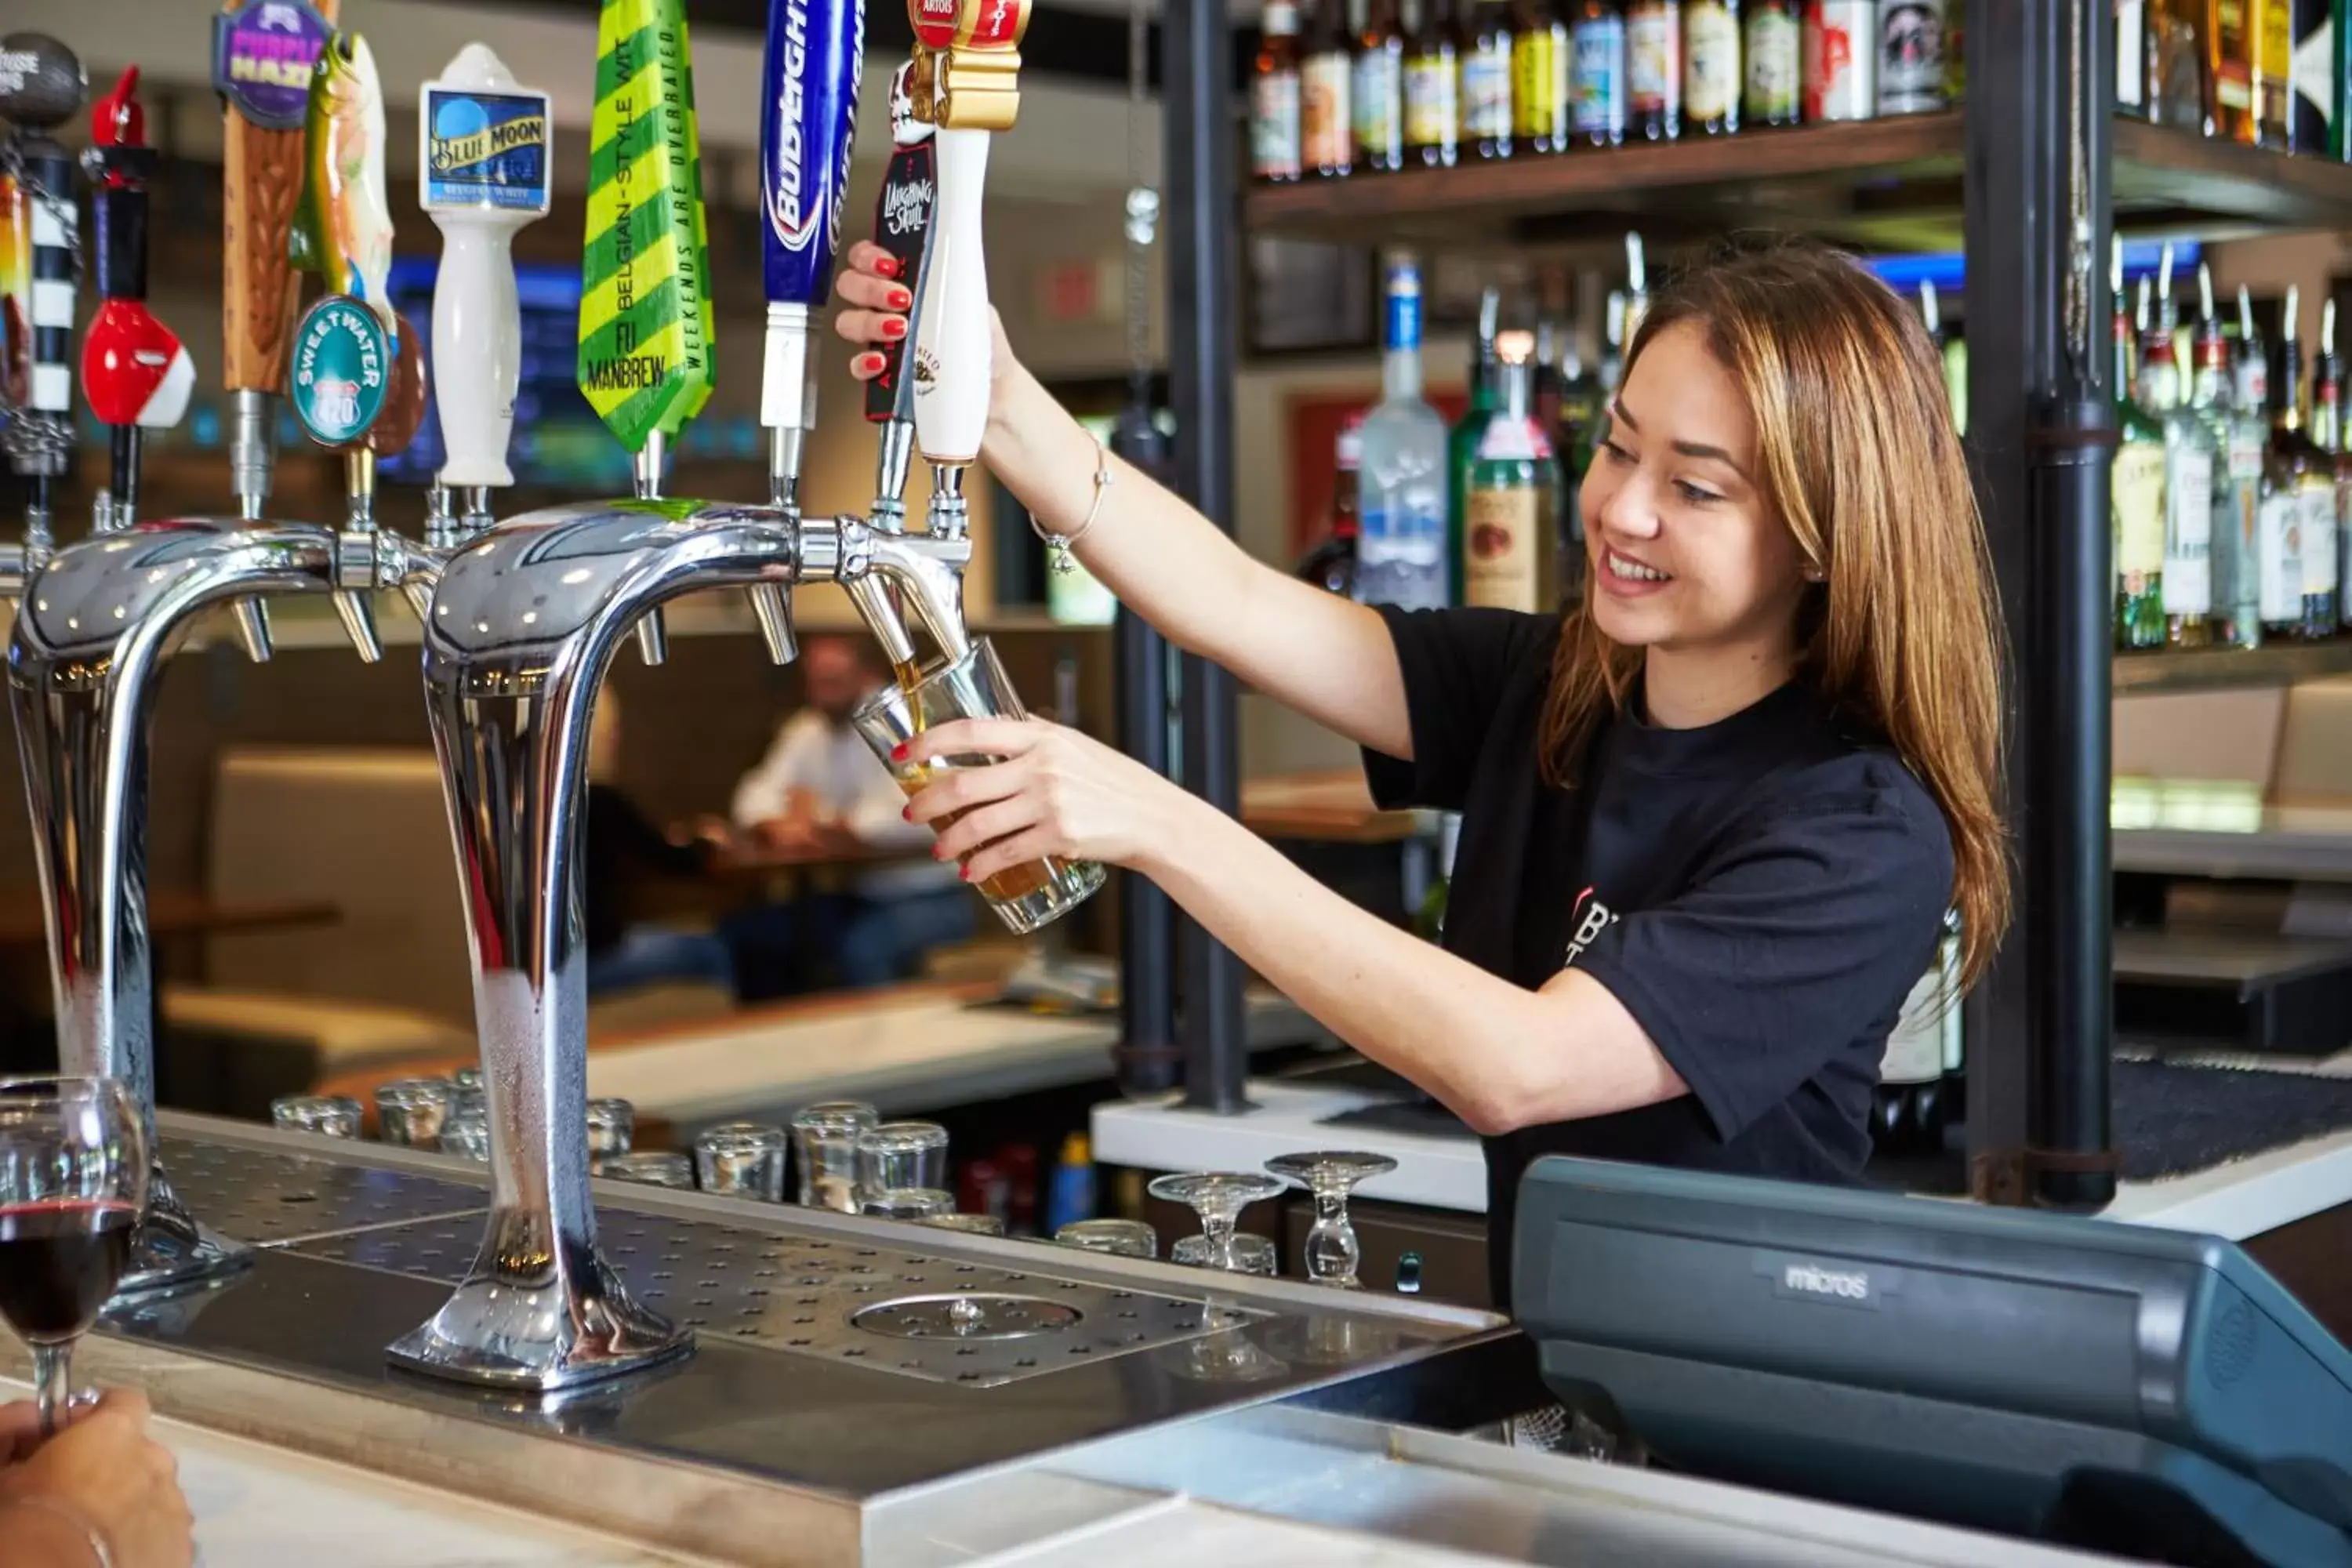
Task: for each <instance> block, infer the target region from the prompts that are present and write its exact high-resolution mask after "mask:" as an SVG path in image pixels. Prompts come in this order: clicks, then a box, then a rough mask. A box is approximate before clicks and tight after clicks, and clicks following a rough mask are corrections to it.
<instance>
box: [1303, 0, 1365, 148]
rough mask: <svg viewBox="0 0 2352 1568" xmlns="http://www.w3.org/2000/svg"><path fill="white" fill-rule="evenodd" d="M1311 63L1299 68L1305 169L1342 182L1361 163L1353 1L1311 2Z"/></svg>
mask: <svg viewBox="0 0 2352 1568" xmlns="http://www.w3.org/2000/svg"><path fill="white" fill-rule="evenodd" d="M1308 4H1310V5H1313V6H1314V10H1313V11H1311V12H1310V13H1308V25H1307V45H1306V58H1305V59H1304V60H1302V61H1301V62H1300V64H1299V67H1298V123H1299V142H1300V156H1299V162H1300V163H1301V164H1302V165H1303V166H1304V167H1306V168H1307V169H1309V170H1311V171H1313V172H1314V173H1315V174H1319V175H1321V176H1323V177H1324V178H1325V179H1339V178H1340V177H1342V176H1344V175H1346V174H1348V173H1349V171H1350V170H1352V169H1353V168H1354V167H1355V163H1356V118H1355V110H1354V108H1353V97H1354V94H1353V87H1354V77H1355V65H1354V61H1353V60H1352V59H1351V58H1349V48H1348V45H1349V37H1348V0H1308Z"/></svg>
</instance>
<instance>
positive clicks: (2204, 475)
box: [2139, 323, 2216, 647]
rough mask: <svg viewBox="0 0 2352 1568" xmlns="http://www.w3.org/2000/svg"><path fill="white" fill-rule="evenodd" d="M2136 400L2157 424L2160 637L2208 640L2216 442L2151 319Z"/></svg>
mask: <svg viewBox="0 0 2352 1568" xmlns="http://www.w3.org/2000/svg"><path fill="white" fill-rule="evenodd" d="M2139 400H2140V406H2141V407H2143V408H2144V409H2146V410H2147V412H2148V413H2149V414H2150V415H2151V416H2154V417H2155V418H2156V420H2157V421H2158V423H2159V424H2160V425H2161V426H2163V427H2164V586H2163V590H2162V592H2163V598H2164V640H2165V642H2166V644H2167V645H2168V646H2169V647H2205V646H2206V645H2207V644H2208V643H2210V642H2211V641H2212V638H2213V628H2212V621H2211V616H2212V610H2213V571H2212V540H2213V468H2214V457H2215V452H2216V446H2215V442H2214V439H2213V434H2212V432H2211V430H2210V429H2209V428H2208V427H2207V426H2206V425H2205V422H2204V421H2203V420H2201V419H2200V418H2199V417H2198V416H2196V415H2195V414H2194V413H2192V412H2190V411H2189V408H2188V407H2187V406H2186V405H2185V404H2184V402H2183V399H2182V396H2181V391H2180V365H2179V362H2178V361H2177V360H2176V359H2175V358H2174V357H2173V352H2172V334H2171V333H2170V332H2168V331H2165V330H2164V329H2163V326H2162V325H2161V324H2160V323H2159V325H2158V330H2157V331H2156V332H2155V333H2154V334H2153V335H2152V336H2150V337H2149V339H2148V341H2147V355H2146V357H2145V359H2144V361H2143V362H2142V363H2141V365H2140V373H2139Z"/></svg>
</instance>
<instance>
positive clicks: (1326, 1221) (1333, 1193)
mask: <svg viewBox="0 0 2352 1568" xmlns="http://www.w3.org/2000/svg"><path fill="white" fill-rule="evenodd" d="M1396 1166H1397V1163H1396V1162H1395V1161H1394V1160H1392V1159H1391V1158H1390V1157H1389V1156H1388V1155H1386V1154H1365V1153H1360V1152H1355V1151H1353V1150H1323V1151H1319V1152H1316V1153H1312V1154H1283V1155H1279V1156H1277V1157H1276V1158H1274V1159H1271V1160H1268V1161H1267V1162H1266V1163H1265V1168H1266V1169H1267V1170H1269V1171H1271V1172H1273V1173H1275V1174H1276V1175H1277V1176H1287V1177H1289V1178H1290V1179H1291V1180H1292V1181H1294V1182H1297V1184H1299V1185H1300V1186H1302V1187H1305V1188H1306V1189H1307V1191H1308V1192H1309V1193H1312V1194H1314V1195H1315V1224H1314V1225H1313V1226H1311V1227H1309V1229H1308V1230H1307V1279H1311V1280H1313V1281H1314V1282H1315V1283H1316V1284H1318V1285H1328V1286H1331V1287H1333V1288H1334V1289H1340V1290H1360V1289H1363V1281H1362V1280H1360V1279H1358V1278H1357V1277H1356V1266H1357V1265H1358V1264H1359V1263H1360V1262H1362V1261H1363V1257H1364V1248H1363V1245H1362V1244H1361V1243H1360V1242H1359V1241H1358V1240H1357V1239H1356V1227H1355V1226H1353V1225H1351V1224H1349V1221H1348V1194H1349V1193H1351V1192H1353V1191H1355V1190H1356V1184H1358V1183H1359V1182H1369V1181H1370V1180H1371V1179H1372V1178H1373V1177H1374V1176H1385V1175H1387V1174H1388V1173H1390V1172H1391V1171H1393V1170H1395V1169H1396Z"/></svg>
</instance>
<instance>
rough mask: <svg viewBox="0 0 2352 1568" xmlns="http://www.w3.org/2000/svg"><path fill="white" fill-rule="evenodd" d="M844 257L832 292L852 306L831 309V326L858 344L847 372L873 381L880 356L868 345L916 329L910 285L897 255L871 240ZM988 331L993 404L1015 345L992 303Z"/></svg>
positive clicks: (901, 339)
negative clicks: (910, 312) (911, 313)
mask: <svg viewBox="0 0 2352 1568" xmlns="http://www.w3.org/2000/svg"><path fill="white" fill-rule="evenodd" d="M846 259H847V266H846V267H845V268H844V269H843V270H842V271H841V272H840V273H839V274H838V275H836V276H835V279H834V280H833V291H834V292H835V294H838V295H839V296H840V297H841V299H842V301H843V303H845V305H848V306H850V307H852V308H851V309H848V310H836V311H835V312H834V315H833V330H834V331H835V332H838V333H839V334H840V335H841V336H843V337H844V338H846V339H848V340H849V341H850V342H853V343H856V345H857V346H858V350H859V352H858V353H855V354H853V355H851V356H850V360H849V374H852V375H854V376H856V378H857V379H858V380H860V381H871V380H873V379H874V378H875V377H876V376H877V375H879V374H882V356H881V355H880V354H879V353H876V352H874V349H873V347H872V345H874V344H877V343H902V342H906V341H907V338H908V334H909V333H911V332H912V331H914V326H913V324H912V323H911V322H910V321H908V316H907V312H908V310H912V309H913V308H914V303H915V297H914V284H913V282H912V280H910V279H904V278H900V277H899V276H898V258H896V257H894V256H892V255H891V254H890V253H889V252H888V251H887V250H885V249H883V248H882V247H880V246H878V245H877V244H875V243H874V242H873V241H872V240H870V239H861V240H859V241H858V242H857V243H856V244H855V245H853V246H851V247H849V255H848V257H847V258H846ZM988 331H989V336H990V338H991V340H992V349H993V352H992V354H991V355H990V360H989V402H990V404H991V405H995V404H996V403H997V402H998V401H999V398H998V396H997V395H998V394H999V393H1001V392H1003V389H1004V384H1005V378H1006V377H1007V376H1008V375H1010V374H1012V372H1013V348H1012V345H1011V344H1009V343H1007V342H1005V341H1004V323H1003V321H1002V320H1001V319H999V318H998V316H997V314H996V307H995V306H993V305H991V306H990V307H989V308H988Z"/></svg>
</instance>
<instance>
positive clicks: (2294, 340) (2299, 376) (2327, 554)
mask: <svg viewBox="0 0 2352 1568" xmlns="http://www.w3.org/2000/svg"><path fill="white" fill-rule="evenodd" d="M2300 292H2301V290H2299V289H2296V288H2295V286H2294V285H2293V284H2289V285H2287V290H2286V316H2285V320H2284V322H2283V324H2282V331H2280V334H2279V336H2280V338H2281V340H2282V341H2281V342H2280V343H2279V378H2280V379H2281V380H2282V381H2284V383H2285V384H2286V385H2285V387H2284V396H2283V397H2282V398H2281V399H2280V426H2281V427H2279V428H2274V429H2273V435H2272V443H2271V444H2272V446H2273V448H2278V447H2284V446H2287V445H2289V439H2288V438H2291V440H2292V450H2291V451H2290V452H2288V454H2287V458H2288V461H2289V464H2290V465H2291V467H2292V468H2293V469H2294V489H2295V496H2296V499H2297V500H2299V501H2300V502H2301V505H2302V510H2303V537H2302V540H2301V541H2300V542H2301V545H2302V551H2301V553H2300V556H2299V559H2300V561H2301V563H2302V566H2303V570H2302V573H2301V576H2302V579H2303V618H2302V620H2301V621H2300V622H2299V623H2298V625H2297V627H2296V632H2295V635H2296V636H2298V637H2305V638H2310V639H2314V640H2316V639H2320V638H2325V637H2334V636H2335V635H2336V432H2335V431H2334V430H2333V429H2330V430H2328V431H2326V433H2325V434H2323V433H2322V432H2321V431H2320V428H2319V426H2318V425H2317V423H2316V422H2315V415H2316V412H2317V408H2316V405H2317V404H2318V400H2319V377H2318V375H2317V374H2314V375H2313V377H2312V379H2311V382H2310V384H2309V385H2308V386H2307V387H2306V386H2305V384H2304V380H2303V340H2302V339H2301V338H2299V337H2297V336H2296V335H2295V321H2296V310H2297V306H2298V305H2299V303H2300V300H2299V298H2298V296H2299V294H2300ZM2306 395H2308V397H2309V400H2310V405H2311V406H2305V396H2306ZM2330 403H2331V406H2330V407H2329V409H2328V410H2327V413H2328V416H2329V420H2330V422H2331V423H2333V421H2334V417H2335V412H2336V411H2335V409H2334V407H2333V406H2332V404H2333V399H2332V398H2331V399H2330Z"/></svg>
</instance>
